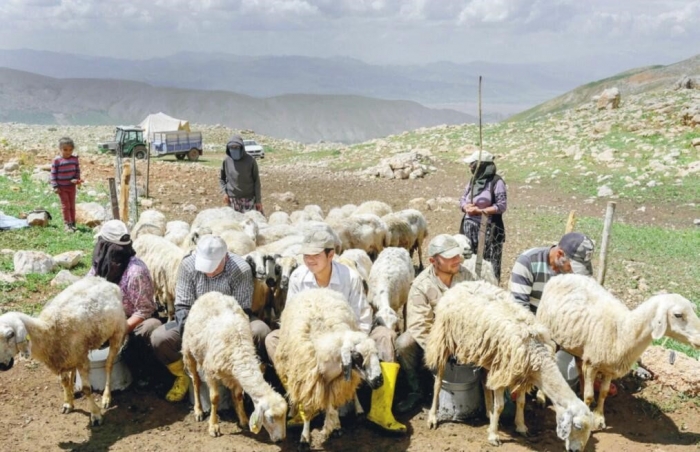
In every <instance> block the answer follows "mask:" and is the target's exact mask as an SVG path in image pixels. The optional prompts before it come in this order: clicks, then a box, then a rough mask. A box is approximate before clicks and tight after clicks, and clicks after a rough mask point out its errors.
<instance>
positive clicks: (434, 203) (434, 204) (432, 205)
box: [425, 198, 439, 211]
mask: <svg viewBox="0 0 700 452" xmlns="http://www.w3.org/2000/svg"><path fill="white" fill-rule="evenodd" d="M425 204H426V205H427V206H428V210H433V211H435V210H437V209H438V207H439V204H438V202H437V200H436V199H435V198H430V199H429V200H427V201H426V202H425Z"/></svg>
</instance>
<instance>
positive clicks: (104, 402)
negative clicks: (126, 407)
mask: <svg viewBox="0 0 700 452" xmlns="http://www.w3.org/2000/svg"><path fill="white" fill-rule="evenodd" d="M111 404H112V398H111V397H105V396H102V408H104V409H105V410H106V409H107V408H109V406H110V405H111Z"/></svg>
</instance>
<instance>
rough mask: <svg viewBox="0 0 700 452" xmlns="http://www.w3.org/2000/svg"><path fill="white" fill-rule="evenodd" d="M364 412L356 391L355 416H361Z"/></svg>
mask: <svg viewBox="0 0 700 452" xmlns="http://www.w3.org/2000/svg"><path fill="white" fill-rule="evenodd" d="M363 414H365V410H364V409H363V408H362V404H361V403H360V399H358V398H357V392H355V416H362V415H363Z"/></svg>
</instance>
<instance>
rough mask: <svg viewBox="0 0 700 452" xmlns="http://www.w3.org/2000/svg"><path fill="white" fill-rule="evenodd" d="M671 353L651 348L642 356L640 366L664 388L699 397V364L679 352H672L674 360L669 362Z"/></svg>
mask: <svg viewBox="0 0 700 452" xmlns="http://www.w3.org/2000/svg"><path fill="white" fill-rule="evenodd" d="M671 352H672V351H671V350H667V349H665V348H663V347H659V346H651V347H649V348H648V349H646V351H645V352H644V353H643V354H642V357H641V358H640V362H641V365H642V366H643V367H644V368H645V369H647V370H648V371H649V372H651V373H652V375H654V378H655V379H656V380H658V381H659V382H661V383H662V384H663V385H664V386H670V387H671V388H673V389H675V390H676V391H678V392H682V393H684V394H686V395H688V396H691V397H695V396H698V395H700V362H699V361H697V360H695V359H692V358H690V357H688V356H686V355H684V354H683V353H680V352H674V353H675V358H674V359H673V360H671V359H669V354H670V353H671ZM670 361H673V364H671V363H670Z"/></svg>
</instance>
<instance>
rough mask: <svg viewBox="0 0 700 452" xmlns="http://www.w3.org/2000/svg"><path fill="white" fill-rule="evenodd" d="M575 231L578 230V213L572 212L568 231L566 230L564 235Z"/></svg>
mask: <svg viewBox="0 0 700 452" xmlns="http://www.w3.org/2000/svg"><path fill="white" fill-rule="evenodd" d="M574 229H576V211H575V210H572V211H571V212H569V219H568V220H567V222H566V230H564V234H568V233H569V232H574Z"/></svg>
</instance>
